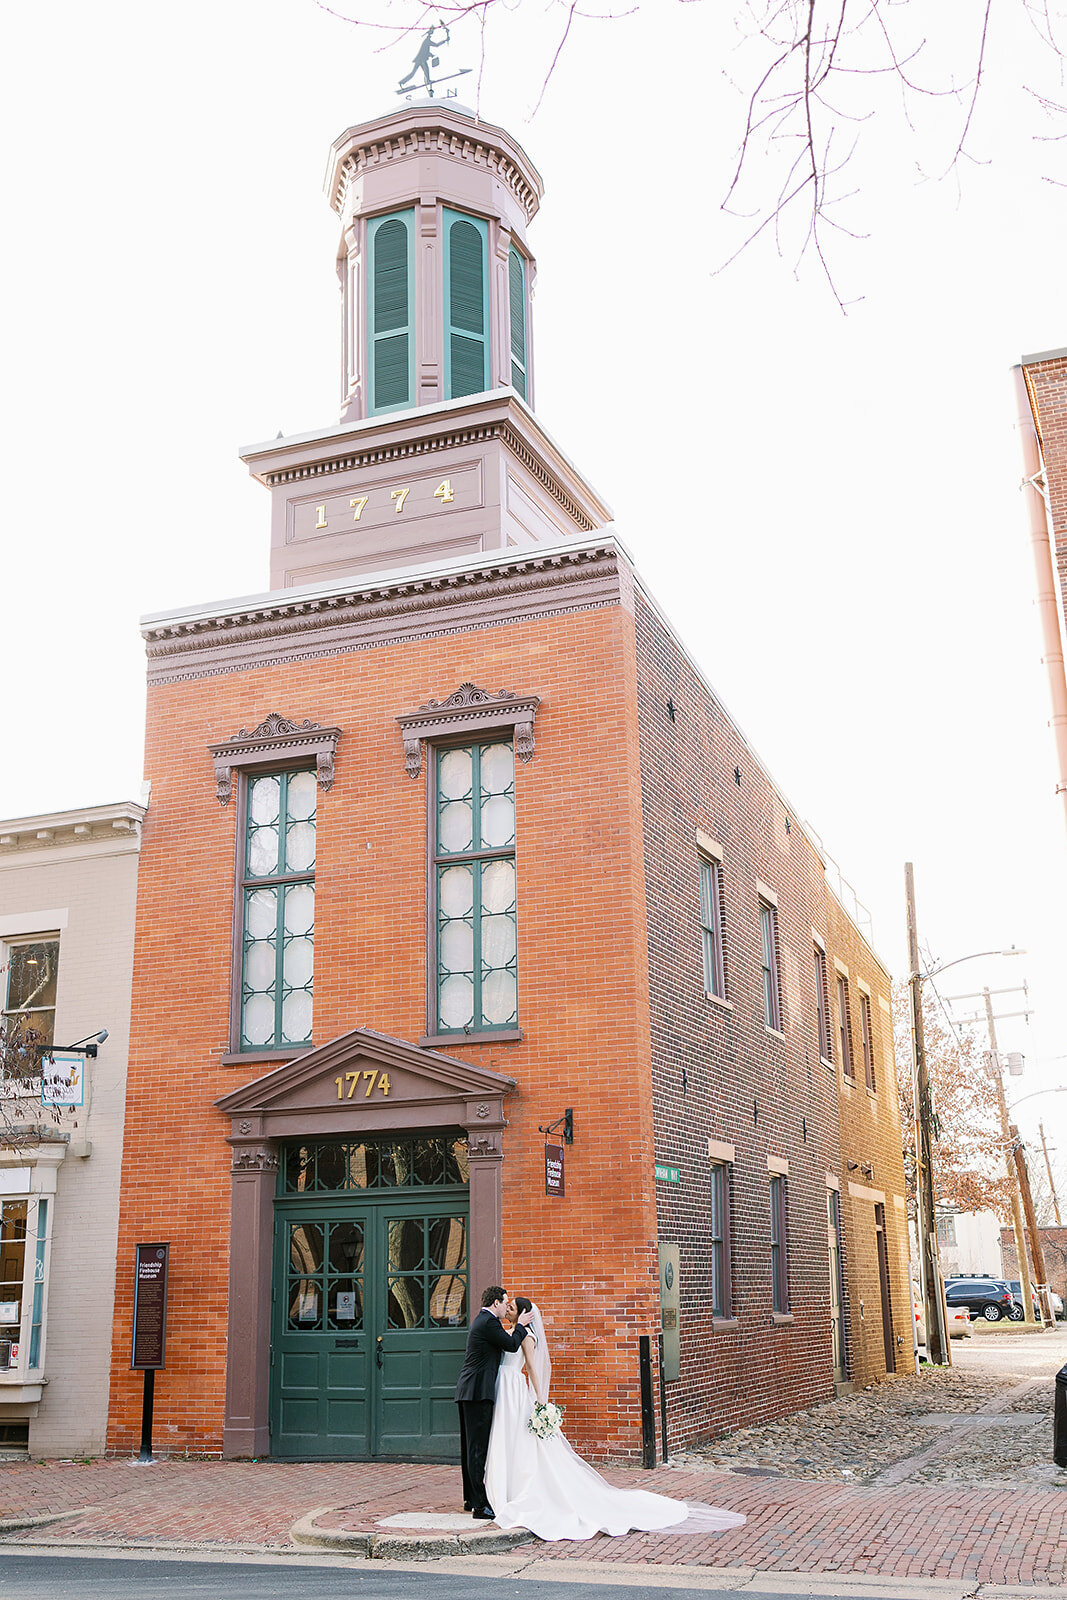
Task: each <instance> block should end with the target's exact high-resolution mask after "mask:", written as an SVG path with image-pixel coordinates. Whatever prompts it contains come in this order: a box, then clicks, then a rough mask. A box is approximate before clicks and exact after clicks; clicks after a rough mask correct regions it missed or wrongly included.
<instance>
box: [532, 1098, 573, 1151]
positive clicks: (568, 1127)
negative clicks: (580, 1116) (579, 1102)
mask: <svg viewBox="0 0 1067 1600" xmlns="http://www.w3.org/2000/svg"><path fill="white" fill-rule="evenodd" d="M561 1125H562V1127H563V1142H564V1144H573V1143H574V1112H573V1110H572V1109H571V1107H570V1106H568V1107H567V1109H566V1111H565V1112H564V1113H563V1115H562V1116H561V1117H557V1118H556V1120H555V1122H550V1123H549V1124H548V1127H547V1128H545V1127H542V1125H541V1123H538V1124H537V1131H538V1133H555V1131H556V1129H557V1128H558V1127H560V1126H561Z"/></svg>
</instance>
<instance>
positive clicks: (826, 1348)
mask: <svg viewBox="0 0 1067 1600" xmlns="http://www.w3.org/2000/svg"><path fill="white" fill-rule="evenodd" d="M638 676H639V681H640V694H639V704H640V726H641V755H642V763H643V774H642V779H643V790H642V799H643V811H644V825H645V876H646V881H647V886H648V912H647V916H648V939H649V968H650V989H651V1014H652V1063H653V1065H652V1071H653V1084H654V1095H655V1132H656V1155H657V1157H658V1158H659V1159H660V1160H662V1161H667V1162H671V1163H675V1164H677V1165H679V1166H680V1167H681V1168H682V1176H683V1182H682V1184H681V1185H679V1186H674V1185H670V1184H666V1183H660V1184H659V1185H658V1186H657V1196H656V1199H657V1210H658V1220H659V1236H660V1239H661V1240H663V1241H664V1242H672V1243H677V1244H678V1245H679V1246H680V1251H681V1274H680V1275H681V1296H682V1376H681V1380H680V1381H679V1382H678V1383H676V1384H671V1385H669V1386H668V1408H669V1414H670V1422H669V1429H670V1441H671V1446H672V1448H674V1447H676V1446H679V1445H683V1444H685V1443H688V1442H690V1441H692V1440H696V1439H699V1438H701V1437H705V1436H707V1435H709V1434H713V1433H716V1432H719V1431H721V1430H722V1429H724V1428H726V1427H732V1426H736V1425H739V1424H743V1423H751V1422H756V1421H760V1420H765V1419H767V1418H770V1417H776V1416H781V1415H784V1414H786V1413H787V1412H790V1411H794V1410H796V1409H797V1408H798V1407H800V1406H804V1405H809V1404H812V1403H814V1402H816V1401H818V1400H822V1399H826V1398H828V1397H829V1396H830V1395H831V1394H832V1359H831V1350H830V1304H829V1289H828V1281H829V1278H828V1264H827V1246H826V1172H827V1171H828V1170H829V1171H831V1172H836V1171H837V1170H838V1166H839V1150H838V1126H837V1105H836V1094H835V1083H834V1078H833V1074H832V1073H831V1072H829V1071H828V1070H827V1069H826V1068H825V1067H823V1066H822V1065H821V1064H820V1062H819V1060H818V1047H817V1033H816V1016H815V993H814V980H813V976H812V956H811V950H812V940H811V929H812V927H813V926H814V927H816V928H819V929H822V928H823V926H824V921H825V918H824V881H823V868H822V863H821V861H820V859H819V856H818V855H817V853H816V851H815V850H814V848H813V847H812V845H811V844H810V843H809V841H808V839H807V838H806V836H805V834H804V833H803V831H802V829H801V828H800V827H799V826H798V824H797V822H796V819H795V817H793V816H792V815H791V814H790V813H789V811H788V810H787V808H786V806H785V804H784V802H783V801H782V799H781V797H780V796H779V795H778V794H777V793H776V792H775V790H774V788H773V787H772V785H771V783H770V782H769V780H768V778H767V776H766V774H765V773H764V772H763V770H762V769H761V767H760V766H759V764H758V763H757V761H756V759H755V757H754V755H753V753H752V752H751V750H750V749H749V748H748V747H747V745H746V744H745V742H744V739H743V738H742V736H741V734H740V733H739V732H738V730H737V728H736V727H735V726H734V725H733V724H732V723H731V721H730V720H729V718H728V717H727V715H726V713H725V712H724V711H723V709H722V707H721V706H720V705H719V704H718V703H717V702H716V700H715V699H714V697H713V695H712V694H711V693H710V692H709V690H708V689H707V687H706V686H705V685H704V683H703V682H702V681H701V679H700V678H699V677H698V676H697V674H696V673H695V672H694V670H693V668H692V666H691V665H690V663H689V662H688V661H687V660H686V658H685V657H684V656H683V655H682V654H681V652H680V651H679V650H678V648H677V646H676V644H675V643H674V641H673V639H672V638H671V637H670V635H669V634H668V633H667V631H666V629H665V628H664V627H663V625H662V623H661V622H660V621H659V619H658V618H657V617H656V616H655V614H654V613H653V612H652V611H651V609H650V608H648V607H647V606H646V605H645V604H644V603H643V602H639V606H638ZM668 698H670V700H671V702H672V704H673V707H674V717H675V720H673V721H672V720H671V717H670V713H669V710H668V705H667V701H668ZM735 774H736V775H735ZM738 777H739V779H740V781H738ZM698 827H699V828H700V829H702V830H703V831H704V832H705V833H707V834H708V835H710V836H711V837H712V838H713V839H714V840H715V841H717V843H718V844H720V845H721V846H722V847H723V850H724V863H723V874H724V887H725V899H726V907H725V948H726V969H727V998H728V1000H729V1003H730V1004H729V1008H726V1007H723V1006H721V1005H718V1004H717V1003H716V1002H715V1001H714V1000H709V999H707V998H706V997H705V992H704V981H703V967H702V957H701V944H700V929H699V895H698V875H697V847H696V841H695V836H694V834H695V829H696V828H698ZM757 878H759V879H761V880H762V881H763V882H764V883H765V884H766V885H767V887H768V888H770V889H772V890H774V891H775V892H776V893H777V895H778V914H779V939H780V946H781V967H782V1008H783V1033H784V1038H779V1037H777V1036H775V1035H773V1034H771V1033H769V1032H768V1030H767V1029H766V1027H765V1025H764V1017H763V998H762V995H763V991H762V978H761V967H760V933H759V911H758V904H757V888H756V880H757ZM709 1138H713V1139H716V1140H718V1141H723V1142H726V1143H729V1144H733V1145H734V1147H735V1151H736V1161H735V1164H734V1168H733V1178H732V1207H731V1209H732V1218H733V1245H732V1264H733V1303H734V1313H735V1317H736V1326H735V1327H733V1328H729V1329H727V1328H715V1329H714V1330H713V1327H712V1319H711V1302H710V1292H711V1291H710V1258H709V1251H708V1243H707V1225H708V1204H709V1190H708V1185H709V1173H708V1154H707V1143H708V1139H709ZM768 1154H770V1155H773V1156H777V1157H780V1158H784V1159H786V1160H788V1162H789V1178H788V1194H789V1280H790V1303H791V1311H792V1315H793V1318H794V1320H793V1322H792V1323H784V1324H783V1323H775V1322H774V1321H773V1319H772V1311H771V1268H770V1216H769V1187H768V1170H767V1157H768Z"/></svg>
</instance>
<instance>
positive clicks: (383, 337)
mask: <svg viewBox="0 0 1067 1600" xmlns="http://www.w3.org/2000/svg"><path fill="white" fill-rule="evenodd" d="M325 188H326V195H327V198H328V199H329V201H330V204H331V205H332V206H333V208H334V210H335V211H336V212H337V214H338V216H339V217H340V219H341V241H340V248H339V251H338V258H337V270H338V277H339V279H340V283H341V311H342V341H341V344H342V392H341V421H340V424H339V426H336V427H331V428H326V429H321V430H319V431H316V432H315V433H310V434H299V435H295V436H291V437H289V438H284V439H276V440H274V441H272V442H271V443H269V444H265V445H257V446H254V447H252V448H250V449H248V450H245V451H242V460H244V461H246V462H247V463H248V465H249V468H250V470H251V472H252V474H253V476H254V477H256V478H257V479H258V480H259V482H260V483H263V484H265V485H266V486H267V487H268V488H269V489H270V490H271V494H272V497H273V518H272V527H271V573H270V583H271V588H272V589H288V588H293V587H299V588H305V587H315V586H318V585H325V586H327V587H329V586H330V585H332V584H334V583H336V582H337V580H339V579H342V580H343V579H345V578H346V577H347V576H348V575H350V574H355V573H372V572H393V571H396V570H398V569H403V568H407V567H418V566H421V565H424V564H426V563H436V562H440V561H447V560H448V559H449V558H452V557H461V556H470V555H476V554H477V553H478V552H480V551H483V550H484V551H488V550H499V549H506V548H509V547H522V546H528V545H537V544H558V543H559V542H560V541H561V540H565V539H567V538H568V537H576V536H581V535H584V534H588V533H591V532H592V531H593V530H594V529H597V528H601V527H603V526H604V525H605V523H606V522H608V521H610V517H611V513H610V511H609V509H608V507H607V506H606V505H605V504H604V502H603V501H602V500H601V499H600V498H599V496H598V495H597V494H596V493H595V492H594V490H593V489H592V488H591V487H590V485H589V484H588V483H587V482H586V481H585V479H584V478H582V477H581V475H580V474H579V473H578V472H577V471H576V469H575V468H574V466H573V465H572V464H571V462H570V461H568V460H567V458H566V457H565V456H564V455H563V454H562V453H561V452H560V450H559V449H558V448H557V447H556V445H555V444H554V443H553V441H552V440H551V439H550V438H549V436H548V435H547V434H546V433H545V431H544V429H543V428H542V427H541V426H540V424H539V423H538V421H537V419H536V417H535V416H534V414H533V410H532V404H533V341H532V337H531V333H532V330H531V315H530V312H531V295H532V290H533V283H534V277H535V270H536V269H535V264H534V259H533V256H532V255H531V254H530V249H529V246H528V244H527V240H526V230H527V227H528V226H529V224H530V223H531V222H532V220H533V218H534V217H535V216H536V214H537V209H538V206H539V204H540V201H541V194H542V185H541V179H540V177H539V175H538V173H537V171H536V169H535V168H534V166H533V164H532V163H531V161H530V159H529V157H528V156H527V155H526V152H525V151H524V150H523V149H522V148H521V146H520V145H518V144H516V142H515V141H514V139H512V138H511V136H510V135H509V134H507V133H505V132H504V131H503V129H501V128H495V127H492V126H491V125H490V124H488V123H484V122H480V121H479V120H478V119H477V118H476V117H475V116H474V115H473V114H472V113H471V112H469V111H467V110H465V109H464V108H462V107H460V106H458V105H457V104H456V102H455V101H451V102H446V103H443V104H442V103H441V102H436V103H435V102H433V101H430V102H424V103H422V104H415V105H408V106H405V107H404V109H403V110H401V111H396V112H393V113H391V114H389V115H387V116H384V117H379V118H377V119H376V120H375V121H374V122H369V123H365V124H363V125H361V126H360V127H355V128H349V129H348V130H347V131H346V132H345V133H343V134H342V135H341V136H340V138H338V139H336V140H335V141H334V143H333V145H332V147H331V149H330V158H329V163H328V166H327V171H326V183H325Z"/></svg>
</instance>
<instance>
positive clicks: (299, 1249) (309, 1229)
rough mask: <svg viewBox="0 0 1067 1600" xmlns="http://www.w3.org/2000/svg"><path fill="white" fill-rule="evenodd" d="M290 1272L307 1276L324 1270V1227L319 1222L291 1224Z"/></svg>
mask: <svg viewBox="0 0 1067 1600" xmlns="http://www.w3.org/2000/svg"><path fill="white" fill-rule="evenodd" d="M289 1270H290V1272H292V1273H299V1274H301V1276H305V1275H307V1274H308V1273H312V1272H320V1271H321V1270H322V1225H321V1224H320V1223H318V1222H299V1223H297V1222H291V1223H290V1224H289Z"/></svg>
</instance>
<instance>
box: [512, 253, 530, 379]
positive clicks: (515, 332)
mask: <svg viewBox="0 0 1067 1600" xmlns="http://www.w3.org/2000/svg"><path fill="white" fill-rule="evenodd" d="M508 297H509V301H510V308H511V387H512V388H513V389H517V390H518V391H519V393H520V394H521V395H522V398H523V399H524V400H525V399H526V263H525V262H524V261H523V259H522V257H521V256H520V254H519V252H518V251H517V250H516V248H515V246H514V245H512V247H511V249H510V250H509V251H508Z"/></svg>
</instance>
